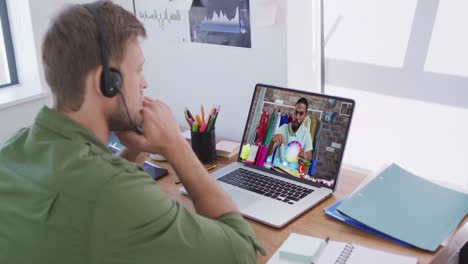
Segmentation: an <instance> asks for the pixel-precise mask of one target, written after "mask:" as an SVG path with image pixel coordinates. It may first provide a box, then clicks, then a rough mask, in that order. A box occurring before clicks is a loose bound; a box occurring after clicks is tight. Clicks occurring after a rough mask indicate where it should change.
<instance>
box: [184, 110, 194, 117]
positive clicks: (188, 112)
mask: <svg viewBox="0 0 468 264" xmlns="http://www.w3.org/2000/svg"><path fill="white" fill-rule="evenodd" d="M185 111H186V113H187V116H188V117H189V118H192V119H193V116H192V113H190V111H189V110H188V108H187V107H185Z"/></svg>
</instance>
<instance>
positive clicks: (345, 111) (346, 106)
mask: <svg viewBox="0 0 468 264" xmlns="http://www.w3.org/2000/svg"><path fill="white" fill-rule="evenodd" d="M352 108H353V104H350V103H344V102H342V103H341V107H340V115H344V116H350V115H351V112H352Z"/></svg>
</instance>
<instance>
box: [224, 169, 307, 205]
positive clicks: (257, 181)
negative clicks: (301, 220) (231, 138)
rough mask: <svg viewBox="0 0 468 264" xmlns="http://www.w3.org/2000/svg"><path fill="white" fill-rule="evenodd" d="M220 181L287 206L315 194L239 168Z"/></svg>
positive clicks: (298, 186)
mask: <svg viewBox="0 0 468 264" xmlns="http://www.w3.org/2000/svg"><path fill="white" fill-rule="evenodd" d="M218 181H222V182H224V183H228V184H231V185H234V186H237V187H239V188H242V189H245V190H249V191H252V192H255V193H258V194H261V195H263V196H266V197H270V198H272V199H276V200H278V201H282V202H284V203H287V204H293V203H295V202H297V201H299V200H301V199H302V198H304V197H306V196H307V195H308V194H310V193H312V192H313V190H311V189H308V188H305V187H302V186H300V185H296V184H292V183H289V182H285V181H281V180H278V179H275V178H272V177H268V176H265V175H262V174H260V173H256V172H253V171H249V170H246V169H243V168H239V169H237V170H235V171H232V172H230V173H228V174H226V175H224V176H223V177H220V178H218Z"/></svg>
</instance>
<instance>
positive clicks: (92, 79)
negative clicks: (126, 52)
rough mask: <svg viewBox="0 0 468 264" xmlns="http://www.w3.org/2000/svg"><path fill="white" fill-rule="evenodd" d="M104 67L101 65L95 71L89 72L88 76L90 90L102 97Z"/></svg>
mask: <svg viewBox="0 0 468 264" xmlns="http://www.w3.org/2000/svg"><path fill="white" fill-rule="evenodd" d="M102 70H103V68H102V65H99V66H98V67H96V68H94V69H93V70H91V71H90V72H89V75H88V82H89V84H88V85H89V86H90V88H91V89H90V90H91V91H93V93H96V94H99V95H102V96H104V95H103V94H102V91H101V76H102Z"/></svg>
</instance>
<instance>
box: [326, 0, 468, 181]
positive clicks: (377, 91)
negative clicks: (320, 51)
mask: <svg viewBox="0 0 468 264" xmlns="http://www.w3.org/2000/svg"><path fill="white" fill-rule="evenodd" d="M324 9H325V12H324V16H325V32H324V34H325V57H326V61H325V63H326V68H325V70H326V72H325V75H326V87H325V88H326V89H325V91H326V92H327V93H332V94H338V95H341V96H348V97H351V98H354V99H355V100H356V112H355V115H354V120H353V124H352V127H351V135H350V138H349V141H348V142H349V145H348V146H347V149H346V153H345V160H344V162H345V163H346V164H351V165H353V166H357V167H360V168H365V169H371V170H375V169H377V168H379V167H380V166H381V165H382V164H384V163H388V162H397V163H398V164H400V165H402V166H403V167H405V168H407V169H409V170H411V171H412V172H414V173H416V174H419V175H421V176H423V177H427V178H431V179H438V180H442V181H446V182H449V183H453V184H459V185H464V186H467V185H468V162H466V160H467V157H468V138H467V137H466V135H468V125H467V121H466V120H468V71H467V69H468V68H467V67H466V61H467V58H468V48H467V47H468V36H467V35H466V34H463V32H462V31H459V30H457V29H459V28H460V25H463V22H467V20H468V18H467V17H466V12H467V11H468V3H467V2H466V1H462V0H458V1H455V0H454V1H439V0H424V1H417V0H382V1H373V0H355V1H344V0H327V1H325V6H324Z"/></svg>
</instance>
